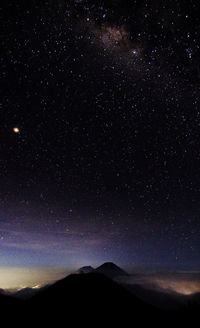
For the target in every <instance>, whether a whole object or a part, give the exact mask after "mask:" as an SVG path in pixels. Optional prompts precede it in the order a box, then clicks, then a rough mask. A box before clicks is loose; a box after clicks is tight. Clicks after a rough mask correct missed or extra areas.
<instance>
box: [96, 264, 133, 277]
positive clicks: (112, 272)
mask: <svg viewBox="0 0 200 328" xmlns="http://www.w3.org/2000/svg"><path fill="white" fill-rule="evenodd" d="M95 272H96V273H102V274H104V275H105V276H107V277H109V278H115V277H117V276H128V273H127V272H125V271H124V270H123V269H121V268H120V267H119V266H117V265H116V264H114V263H112V262H106V263H104V264H102V265H100V266H99V267H98V268H96V269H95Z"/></svg>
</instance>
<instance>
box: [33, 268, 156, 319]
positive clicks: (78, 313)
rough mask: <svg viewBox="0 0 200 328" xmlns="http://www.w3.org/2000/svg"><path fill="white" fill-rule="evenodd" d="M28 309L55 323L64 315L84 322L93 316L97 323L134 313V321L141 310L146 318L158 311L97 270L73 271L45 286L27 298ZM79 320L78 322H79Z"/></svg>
mask: <svg viewBox="0 0 200 328" xmlns="http://www.w3.org/2000/svg"><path fill="white" fill-rule="evenodd" d="M28 304H29V309H30V310H31V311H33V312H31V313H30V314H29V316H31V317H33V313H37V314H38V316H40V317H41V318H43V323H45V324H47V322H48V323H53V322H55V324H57V325H58V322H61V321H62V320H64V319H65V317H66V316H67V318H68V320H73V319H74V318H76V320H77V321H76V322H77V323H83V322H85V320H87V321H88V320H89V319H91V318H92V317H93V318H94V317H95V318H96V319H98V323H99V322H100V321H101V320H102V324H103V322H104V320H106V322H107V323H108V322H109V324H113V323H115V324H117V323H118V322H126V321H127V324H128V319H130V316H132V314H133V312H134V316H135V320H136V319H137V320H139V319H140V320H142V319H141V318H142V317H144V316H143V312H145V313H146V314H147V315H148V318H150V317H151V318H156V317H158V316H159V311H158V310H157V309H156V308H154V307H153V306H151V305H149V304H147V303H145V302H143V301H141V300H139V299H138V298H137V297H135V296H134V295H133V294H132V293H130V292H129V291H128V290H126V289H125V288H124V287H122V286H121V285H119V284H118V283H116V282H115V281H113V280H112V279H110V278H108V277H107V276H105V275H103V274H99V273H96V272H95V273H88V274H73V275H70V276H68V277H66V278H64V279H62V280H59V281H57V282H56V283H55V284H53V285H51V286H49V287H48V288H47V289H45V290H43V291H41V292H39V293H37V295H35V296H34V297H32V299H31V300H29V301H28ZM80 319H81V322H80V321H79V320H80Z"/></svg>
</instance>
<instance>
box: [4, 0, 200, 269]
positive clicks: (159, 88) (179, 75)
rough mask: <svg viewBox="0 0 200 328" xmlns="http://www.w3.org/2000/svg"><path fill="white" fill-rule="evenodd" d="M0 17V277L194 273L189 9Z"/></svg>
mask: <svg viewBox="0 0 200 328" xmlns="http://www.w3.org/2000/svg"><path fill="white" fill-rule="evenodd" d="M4 2H5V1H4ZM0 16H1V19H0V20H1V28H0V31H1V32H0V34H1V41H0V43H1V57H0V67H1V94H0V123H1V127H0V266H1V269H2V270H5V268H18V269H20V268H34V269H35V268H48V269H49V268H52V269H58V268H59V269H60V268H66V270H69V271H70V270H72V269H74V268H78V267H80V266H82V265H94V266H95V265H99V264H101V263H102V262H105V261H113V262H115V263H117V264H118V265H121V266H122V267H123V268H125V269H129V270H132V271H133V272H134V270H136V269H137V270H138V269H141V270H144V271H145V270H199V269H200V257H199V254H200V4H199V1H192V0H190V1H189V0H187V1H186V0H179V1H176V0H173V1H170V0H168V1H157V0H153V1H141V0H135V1H128V0H115V1H114V0H107V1H106V0H105V1H100V0H96V1H94V0H88V1H87V0H85V1H84V0H69V1H64V0H58V1H53V0H49V1H36V0H31V1H25V0H21V1H7V2H6V4H5V3H4V5H2V4H1V8H0ZM20 270H21V269H20Z"/></svg>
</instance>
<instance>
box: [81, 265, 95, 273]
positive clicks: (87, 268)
mask: <svg viewBox="0 0 200 328" xmlns="http://www.w3.org/2000/svg"><path fill="white" fill-rule="evenodd" d="M94 270H95V269H94V268H93V267H91V266H90V265H89V266H83V267H81V268H80V269H79V270H78V273H90V272H93V271H94Z"/></svg>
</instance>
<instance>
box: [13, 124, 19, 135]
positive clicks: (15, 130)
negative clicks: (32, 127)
mask: <svg viewBox="0 0 200 328" xmlns="http://www.w3.org/2000/svg"><path fill="white" fill-rule="evenodd" d="M13 132H14V133H16V134H17V133H20V129H19V128H18V127H17V126H15V127H14V128H13Z"/></svg>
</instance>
